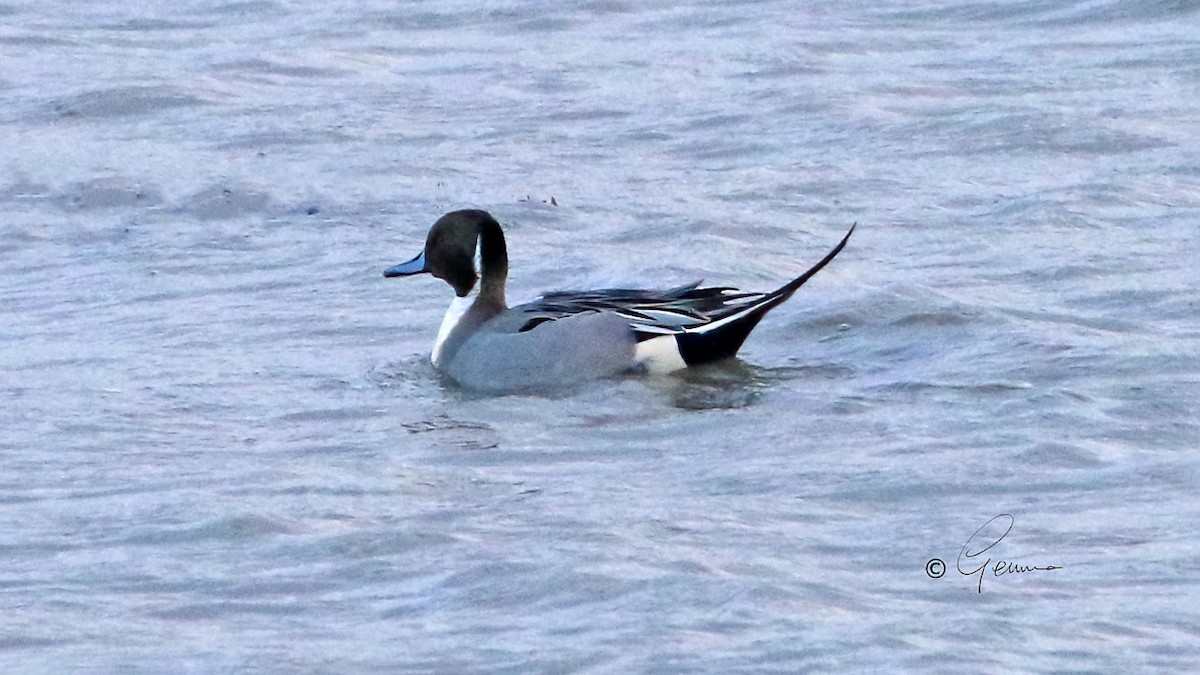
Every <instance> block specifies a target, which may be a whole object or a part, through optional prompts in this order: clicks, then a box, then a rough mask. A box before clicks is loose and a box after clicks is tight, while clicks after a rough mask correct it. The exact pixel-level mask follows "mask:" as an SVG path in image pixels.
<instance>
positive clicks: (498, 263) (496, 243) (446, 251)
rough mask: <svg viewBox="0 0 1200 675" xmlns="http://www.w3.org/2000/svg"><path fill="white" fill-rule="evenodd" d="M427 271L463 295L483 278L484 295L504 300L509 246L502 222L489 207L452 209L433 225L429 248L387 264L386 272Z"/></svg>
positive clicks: (390, 274)
mask: <svg viewBox="0 0 1200 675" xmlns="http://www.w3.org/2000/svg"><path fill="white" fill-rule="evenodd" d="M425 272H428V273H429V274H432V275H433V276H435V277H437V278H439V279H442V280H444V281H445V282H446V283H448V284H450V286H452V287H453V288H454V293H455V295H457V296H458V297H460V298H462V297H466V296H467V295H469V294H470V293H471V291H472V290H474V289H475V284H476V282H479V290H480V294H481V295H489V296H492V297H493V298H495V299H499V300H500V301H501V302H503V301H504V281H505V278H506V277H507V276H508V250H507V248H506V246H505V244H504V231H503V230H501V229H500V223H498V222H496V219H495V218H493V217H492V215H491V214H490V213H488V212H487V211H481V210H478V209H466V210H462V211H451V212H450V213H447V214H446V215H444V216H442V217H441V218H438V220H437V222H436V223H434V224H433V227H431V228H430V229H429V236H428V237H426V239H425V250H423V251H421V252H420V253H419V254H417V256H416V257H415V258H413V259H412V260H409V261H408V262H403V263H400V264H399V265H393V266H392V267H389V268H387V269H386V270H384V271H383V276H385V277H406V276H411V275H413V274H423V273H425ZM481 279H482V281H481Z"/></svg>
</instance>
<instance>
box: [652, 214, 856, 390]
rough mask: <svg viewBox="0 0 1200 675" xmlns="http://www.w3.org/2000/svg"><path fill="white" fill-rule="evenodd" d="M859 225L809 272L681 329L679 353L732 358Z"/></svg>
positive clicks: (687, 357)
mask: <svg viewBox="0 0 1200 675" xmlns="http://www.w3.org/2000/svg"><path fill="white" fill-rule="evenodd" d="M856 227H858V223H854V224H853V225H851V226H850V230H849V231H848V232H846V236H844V237H842V240H841V241H840V242H838V245H837V246H834V247H833V250H832V251H830V252H829V253H827V254H826V255H825V257H824V258H822V259H821V261H820V262H818V263H817V264H815V265H813V266H812V267H810V268H809V269H808V271H807V272H805V273H804V274H801V275H800V276H798V277H796V278H795V279H793V280H791V281H789V282H788V283H786V284H784V285H783V286H780V287H779V288H778V289H776V290H774V291H772V292H770V293H767V294H766V295H764V296H763V297H762V298H761V299H760V300H759V301H758V302H756V303H755V304H753V305H751V306H749V307H746V308H745V309H743V310H741V311H739V312H736V313H734V314H731V315H729V316H726V317H722V318H721V319H718V320H717V321H714V322H713V323H711V324H708V325H706V326H703V327H701V328H699V329H697V330H696V331H695V332H684V333H679V334H677V335H676V336H675V339H676V340H677V342H678V343H679V353H680V355H681V356H682V357H683V360H684V362H685V363H687V364H688V365H689V366H695V365H699V364H701V363H708V362H710V361H717V360H719V359H724V358H729V357H731V356H733V355H735V354H737V352H738V350H739V349H741V348H742V343H743V342H745V341H746V337H747V336H749V335H750V331H752V330H754V327H755V326H757V325H758V322H759V321H760V320H761V319H762V318H763V316H765V315H766V313H767V312H769V311H771V310H772V309H774V308H775V307H778V306H779V305H780V304H782V303H783V302H784V301H785V300H787V299H788V298H790V297H792V294H793V293H795V292H796V291H797V290H799V288H800V287H801V286H803V285H804V284H805V282H807V281H808V280H809V279H811V278H812V277H813V275H814V274H816V273H817V272H820V271H821V269H822V268H824V267H825V266H826V265H828V264H829V263H830V261H832V260H833V259H834V258H836V257H837V254H839V253H841V252H842V249H843V248H845V247H846V242H847V241H850V235H852V234H854V228H856Z"/></svg>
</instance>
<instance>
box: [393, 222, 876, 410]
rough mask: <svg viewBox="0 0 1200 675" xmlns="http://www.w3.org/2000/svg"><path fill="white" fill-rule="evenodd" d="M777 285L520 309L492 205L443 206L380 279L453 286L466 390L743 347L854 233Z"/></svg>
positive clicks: (445, 369) (686, 361)
mask: <svg viewBox="0 0 1200 675" xmlns="http://www.w3.org/2000/svg"><path fill="white" fill-rule="evenodd" d="M853 232H854V226H851V227H850V231H849V232H847V233H846V236H844V237H842V240H841V242H839V243H838V245H837V246H835V247H834V248H833V250H832V251H830V252H829V253H828V254H827V255H826V256H825V257H824V258H823V259H821V261H820V262H818V263H817V264H816V265H813V266H812V268H811V269H809V270H808V271H807V272H805V273H804V274H801V275H800V276H798V277H796V278H795V279H793V280H792V281H790V282H788V283H787V284H784V285H783V286H781V287H780V288H778V289H777V290H774V291H771V292H770V293H747V292H743V291H739V290H737V289H735V288H730V287H727V286H720V287H713V288H700V283H699V282H696V283H694V284H688V285H686V286H679V287H676V288H671V289H668V290H640V289H629V288H610V289H604V290H596V291H560V292H554V293H547V294H545V295H543V296H542V297H541V298H539V299H537V300H534V301H533V302H529V303H526V304H523V305H517V306H516V307H509V306H508V304H507V303H506V302H505V298H504V285H505V281H506V279H507V277H508V249H507V247H506V245H505V242H504V232H503V230H502V229H501V228H500V223H498V222H497V221H496V219H495V218H493V217H492V216H491V214H489V213H488V212H486V211H480V210H474V209H471V210H463V211H453V212H451V213H447V214H446V215H444V216H442V217H441V218H439V219H438V221H437V222H436V223H434V224H433V227H432V228H431V229H430V230H429V236H428V237H427V238H426V240H425V250H423V251H421V253H420V254H418V255H417V257H415V258H413V259H412V260H409V261H408V262H405V263H400V264H399V265H395V266H393V267H389V268H388V269H387V270H385V271H384V273H383V276H385V277H403V276H409V275H413V274H422V273H425V272H428V273H429V274H432V275H433V276H435V277H437V278H439V279H443V280H444V281H445V282H446V283H448V284H450V286H452V287H453V288H454V294H455V298H454V300H453V301H452V302H451V303H450V308H449V309H448V310H447V311H446V316H445V318H444V319H443V320H442V326H441V328H440V329H439V330H438V334H437V339H436V341H435V342H434V345H433V354H432V357H431V360H432V361H433V365H434V367H435V368H437V369H438V370H439V371H441V372H442V373H445V374H446V375H448V376H449V377H451V378H453V379H454V380H456V381H457V382H458V383H459V384H462V385H464V386H466V387H468V388H471V389H478V390H484V391H495V392H503V391H522V390H543V389H549V388H555V387H561V386H564V385H569V384H573V383H576V382H579V381H582V380H586V379H591V378H598V377H606V376H610V375H616V374H618V373H622V372H627V371H632V372H638V371H641V372H653V373H666V372H671V371H674V370H679V369H682V368H686V367H688V366H695V365H699V364H702V363H708V362H711V361H716V360H718V359H724V358H728V357H731V356H733V355H735V354H737V351H738V349H739V348H740V347H741V346H742V342H743V341H745V339H746V336H747V335H749V334H750V331H751V330H753V328H754V327H755V326H756V325H757V324H758V322H759V320H760V319H762V317H763V315H765V314H766V313H767V312H768V311H770V310H771V309H772V308H774V307H776V306H777V305H779V304H780V303H782V302H783V301H784V300H787V299H788V298H789V297H791V295H792V293H795V292H796V289H798V288H800V287H801V286H802V285H804V282H806V281H808V280H809V278H811V277H812V276H813V275H814V274H816V273H817V272H818V271H820V269H821V268H822V267H824V266H825V265H827V264H829V261H831V260H833V258H834V256H836V255H837V254H838V253H839V252H840V251H841V250H842V248H843V247H844V246H845V245H846V242H847V241H848V240H849V239H850V235H851V234H852V233H853Z"/></svg>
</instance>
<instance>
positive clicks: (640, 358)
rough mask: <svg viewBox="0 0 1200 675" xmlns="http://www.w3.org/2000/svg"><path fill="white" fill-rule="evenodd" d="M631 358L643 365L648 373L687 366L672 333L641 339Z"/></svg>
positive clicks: (667, 371) (668, 371) (663, 371)
mask: <svg viewBox="0 0 1200 675" xmlns="http://www.w3.org/2000/svg"><path fill="white" fill-rule="evenodd" d="M633 360H634V362H635V363H637V364H638V365H641V366H644V367H645V368H646V372H648V373H660V374H661V373H670V372H672V371H676V370H682V369H684V368H687V363H685V362H684V360H683V356H682V355H681V354H680V353H679V343H678V342H677V341H676V340H675V336H674V335H663V336H661V337H656V338H650V339H649V340H642V341H641V342H639V343H638V344H637V349H636V350H635V351H634V353H633Z"/></svg>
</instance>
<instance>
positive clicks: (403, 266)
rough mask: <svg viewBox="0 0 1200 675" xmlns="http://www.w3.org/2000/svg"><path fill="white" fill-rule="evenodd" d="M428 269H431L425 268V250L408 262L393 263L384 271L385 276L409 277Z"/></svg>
mask: <svg viewBox="0 0 1200 675" xmlns="http://www.w3.org/2000/svg"><path fill="white" fill-rule="evenodd" d="M428 271H429V270H427V269H425V251H421V252H420V253H418V254H417V257H415V258H413V259H412V260H409V261H408V262H402V263H400V264H399V265H392V266H391V267H389V268H387V269H386V270H384V271H383V276H385V277H407V276H410V275H413V274H421V273H422V272H428Z"/></svg>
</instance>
